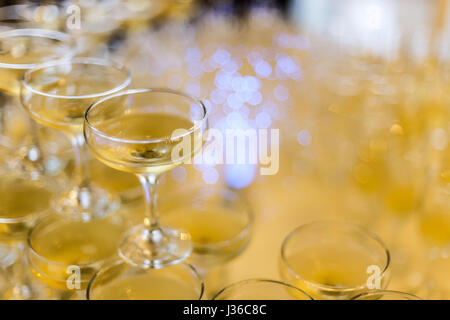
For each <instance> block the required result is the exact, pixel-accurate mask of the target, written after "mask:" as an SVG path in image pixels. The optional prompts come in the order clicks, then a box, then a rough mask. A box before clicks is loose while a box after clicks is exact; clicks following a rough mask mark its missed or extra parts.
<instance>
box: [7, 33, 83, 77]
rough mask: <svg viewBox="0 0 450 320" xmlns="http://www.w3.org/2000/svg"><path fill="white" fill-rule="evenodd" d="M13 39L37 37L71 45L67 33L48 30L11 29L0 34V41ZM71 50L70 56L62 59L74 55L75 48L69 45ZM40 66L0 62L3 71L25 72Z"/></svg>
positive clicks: (68, 55)
mask: <svg viewBox="0 0 450 320" xmlns="http://www.w3.org/2000/svg"><path fill="white" fill-rule="evenodd" d="M13 37H37V38H38V37H39V38H47V39H52V40H58V41H61V42H67V43H69V44H70V43H71V39H72V38H71V36H70V35H69V34H67V33H64V32H60V31H56V30H49V29H42V28H23V29H12V30H5V31H1V32H0V39H1V38H13ZM69 47H71V49H72V50H70V54H67V56H66V57H63V58H69V57H72V56H74V55H75V48H74V46H73V45H69ZM39 64H41V63H40V62H37V63H4V62H0V68H4V69H20V70H27V69H32V68H34V67H36V66H37V65H39Z"/></svg>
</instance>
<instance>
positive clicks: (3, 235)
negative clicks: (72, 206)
mask: <svg viewBox="0 0 450 320" xmlns="http://www.w3.org/2000/svg"><path fill="white" fill-rule="evenodd" d="M51 197H52V190H51V189H50V188H48V187H47V186H45V185H43V184H41V183H39V182H35V181H29V180H24V179H15V178H7V177H3V183H1V184H0V203H1V205H0V239H1V240H14V239H24V238H25V237H26V233H27V232H28V228H29V225H30V223H31V222H32V221H30V219H34V218H35V217H37V216H38V215H39V214H42V213H44V212H46V210H48V209H49V208H50V199H51Z"/></svg>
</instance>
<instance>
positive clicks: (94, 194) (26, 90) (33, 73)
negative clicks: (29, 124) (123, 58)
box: [21, 58, 131, 221]
mask: <svg viewBox="0 0 450 320" xmlns="http://www.w3.org/2000/svg"><path fill="white" fill-rule="evenodd" d="M130 84H131V76H130V74H129V72H128V71H127V70H126V69H125V68H123V67H122V66H121V65H119V64H116V63H114V62H112V61H106V60H100V59H93V58H74V59H72V60H60V61H53V62H49V63H45V64H42V65H39V66H37V67H36V68H34V69H31V70H29V71H27V72H26V73H25V74H24V76H23V80H22V90H21V99H22V103H23V105H24V106H25V108H26V110H27V111H28V113H29V114H30V116H31V117H32V118H33V119H34V120H35V121H36V122H38V123H39V124H41V125H43V126H47V127H50V128H53V129H56V130H60V131H62V132H64V133H65V134H66V135H67V137H68V138H69V139H70V141H71V142H72V146H73V149H74V152H75V164H76V177H75V182H76V184H75V185H73V186H72V187H71V188H70V189H69V190H68V191H66V192H63V193H62V194H61V195H60V196H59V197H57V199H55V201H54V208H55V210H56V211H57V212H59V213H61V214H63V215H66V216H71V217H72V218H74V219H78V220H84V221H87V220H90V219H92V218H95V217H104V216H107V215H108V214H110V213H111V212H112V211H114V210H116V209H117V207H118V200H117V199H116V196H115V195H112V194H110V193H108V192H106V191H105V190H103V189H101V188H98V187H96V186H95V185H93V184H92V183H91V181H90V178H89V171H88V155H87V150H86V148H85V143H84V138H83V129H82V128H83V115H84V113H85V111H86V109H87V108H88V107H89V105H90V104H92V103H93V102H94V101H95V100H97V99H99V98H101V97H105V96H108V95H110V94H113V93H116V92H118V91H120V90H122V89H125V88H127V87H128V86H129V85H130Z"/></svg>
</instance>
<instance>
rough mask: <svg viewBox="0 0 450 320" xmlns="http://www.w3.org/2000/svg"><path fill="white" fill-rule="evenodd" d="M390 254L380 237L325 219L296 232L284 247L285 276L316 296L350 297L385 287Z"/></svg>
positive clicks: (299, 228) (321, 297)
mask: <svg viewBox="0 0 450 320" xmlns="http://www.w3.org/2000/svg"><path fill="white" fill-rule="evenodd" d="M389 263H390V254H389V251H388V250H387V248H386V246H385V245H384V244H383V242H381V240H380V239H379V238H378V237H377V236H376V235H373V234H371V233H370V232H369V231H367V230H365V229H364V228H362V227H359V226H357V225H353V224H351V223H346V222H341V221H321V222H312V223H309V224H305V225H302V226H300V227H298V228H297V229H295V230H294V231H292V232H291V233H290V234H289V235H288V236H287V237H286V238H285V240H284V241H283V244H282V247H281V262H280V264H281V275H282V278H283V279H284V280H285V281H287V282H289V283H293V284H294V285H296V286H298V287H299V288H300V289H302V290H304V291H305V292H307V293H308V294H309V295H311V296H312V297H313V298H314V299H338V300H342V299H349V298H351V297H353V296H355V295H356V294H358V293H359V292H363V291H367V290H368V289H384V288H386V286H387V283H388V280H389V274H388V271H389Z"/></svg>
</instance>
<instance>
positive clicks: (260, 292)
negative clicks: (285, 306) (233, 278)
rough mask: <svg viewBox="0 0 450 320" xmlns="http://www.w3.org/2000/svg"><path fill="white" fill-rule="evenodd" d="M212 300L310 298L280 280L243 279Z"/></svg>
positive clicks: (220, 292)
mask: <svg viewBox="0 0 450 320" xmlns="http://www.w3.org/2000/svg"><path fill="white" fill-rule="evenodd" d="M213 300H312V298H311V297H310V296H309V295H308V294H307V293H305V292H304V291H302V290H301V289H299V288H297V287H295V286H293V285H291V284H289V283H286V282H282V281H277V280H269V279H250V280H244V281H240V282H237V283H234V284H232V285H229V286H228V287H225V288H224V289H222V290H220V291H219V292H218V293H217V294H216V295H215V296H214V298H213Z"/></svg>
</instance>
